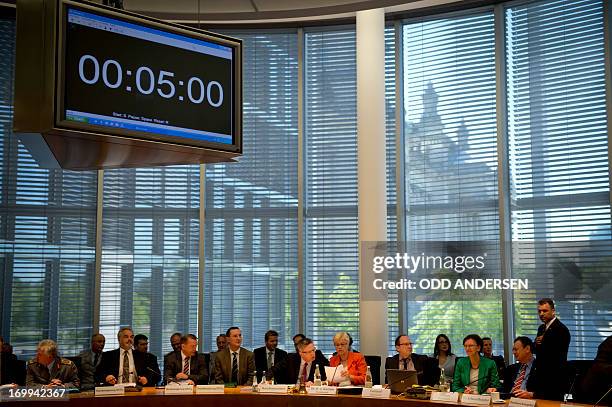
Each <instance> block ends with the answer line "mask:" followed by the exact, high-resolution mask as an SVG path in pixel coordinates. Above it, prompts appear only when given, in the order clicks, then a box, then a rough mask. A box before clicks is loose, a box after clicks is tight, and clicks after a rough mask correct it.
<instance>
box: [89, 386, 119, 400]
mask: <svg viewBox="0 0 612 407" xmlns="http://www.w3.org/2000/svg"><path fill="white" fill-rule="evenodd" d="M123 395H125V387H123V386H100V387H96V388H95V389H94V396H95V397H110V396H123Z"/></svg>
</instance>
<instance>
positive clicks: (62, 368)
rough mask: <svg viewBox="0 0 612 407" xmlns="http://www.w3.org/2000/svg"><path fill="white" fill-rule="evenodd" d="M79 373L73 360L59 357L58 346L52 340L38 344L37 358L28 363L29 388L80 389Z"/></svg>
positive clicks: (27, 383)
mask: <svg viewBox="0 0 612 407" xmlns="http://www.w3.org/2000/svg"><path fill="white" fill-rule="evenodd" d="M79 384H80V383H79V372H78V370H77V367H76V365H75V364H74V363H72V361H71V360H68V359H64V358H60V357H59V356H58V355H57V345H56V343H55V342H54V341H52V340H51V339H43V340H42V341H40V342H39V343H38V347H37V349H36V357H35V358H34V359H32V360H30V361H29V362H28V370H27V373H26V386H27V387H56V386H59V387H66V388H78V387H79Z"/></svg>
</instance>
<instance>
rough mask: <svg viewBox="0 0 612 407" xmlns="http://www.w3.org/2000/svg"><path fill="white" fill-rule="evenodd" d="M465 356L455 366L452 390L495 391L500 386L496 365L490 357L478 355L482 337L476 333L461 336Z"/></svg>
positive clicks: (477, 392) (469, 391)
mask: <svg viewBox="0 0 612 407" xmlns="http://www.w3.org/2000/svg"><path fill="white" fill-rule="evenodd" d="M463 348H464V349H465V354H466V355H467V357H466V358H461V359H459V360H458V361H457V365H456V366H455V375H454V377H453V385H452V391H458V392H460V393H466V394H481V393H485V392H486V393H491V392H493V391H497V387H499V386H500V384H499V378H498V377H497V366H496V365H495V362H494V361H493V360H492V359H488V358H485V357H481V356H480V351H481V350H482V339H481V338H480V336H478V335H476V334H471V335H468V336H466V337H465V338H463Z"/></svg>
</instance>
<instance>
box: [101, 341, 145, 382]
mask: <svg viewBox="0 0 612 407" xmlns="http://www.w3.org/2000/svg"><path fill="white" fill-rule="evenodd" d="M120 356H121V352H120V348H117V349H113V350H109V351H108V352H104V353H103V354H102V361H101V362H100V364H99V365H98V369H96V376H95V377H96V383H105V380H106V376H108V375H113V376H115V378H116V379H119V376H120V373H119V357H120ZM132 357H133V358H134V365H136V366H135V367H136V372H134V374H135V375H137V376H145V377H146V378H147V380H148V379H149V378H148V376H147V375H146V373H147V369H146V361H145V357H144V355H143V354H142V353H140V352H136V351H135V350H132Z"/></svg>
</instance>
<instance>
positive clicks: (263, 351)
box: [253, 346, 287, 381]
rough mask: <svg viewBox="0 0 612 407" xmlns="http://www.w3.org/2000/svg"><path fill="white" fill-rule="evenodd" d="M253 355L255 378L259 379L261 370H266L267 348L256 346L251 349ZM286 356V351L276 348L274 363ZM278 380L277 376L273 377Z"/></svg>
mask: <svg viewBox="0 0 612 407" xmlns="http://www.w3.org/2000/svg"><path fill="white" fill-rule="evenodd" d="M253 356H254V357H255V369H256V370H257V380H261V376H262V375H263V372H265V371H266V370H268V350H267V348H266V347H265V346H262V347H261V348H257V349H255V350H254V351H253ZM286 357H287V352H285V351H284V350H282V349H279V348H276V349H275V351H274V364H275V365H277V364H279V363H280V362H281V361H282V360H283V359H285V358H286ZM275 380H277V381H278V378H275Z"/></svg>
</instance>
